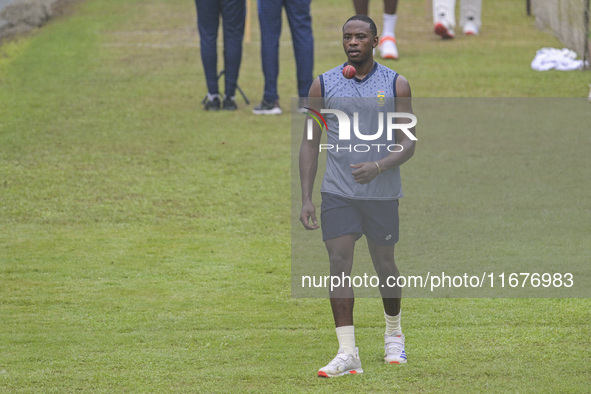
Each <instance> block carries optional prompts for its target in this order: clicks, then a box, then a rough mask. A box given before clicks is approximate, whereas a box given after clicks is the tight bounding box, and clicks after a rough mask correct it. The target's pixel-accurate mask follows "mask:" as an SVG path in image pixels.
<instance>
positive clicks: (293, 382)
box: [0, 0, 591, 392]
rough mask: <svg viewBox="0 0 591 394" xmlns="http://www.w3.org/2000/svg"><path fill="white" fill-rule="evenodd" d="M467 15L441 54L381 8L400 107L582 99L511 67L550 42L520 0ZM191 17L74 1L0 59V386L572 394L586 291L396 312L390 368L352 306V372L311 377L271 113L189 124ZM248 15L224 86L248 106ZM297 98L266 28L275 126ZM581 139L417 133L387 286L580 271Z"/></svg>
mask: <svg viewBox="0 0 591 394" xmlns="http://www.w3.org/2000/svg"><path fill="white" fill-rule="evenodd" d="M252 3H254V2H253V1H251V4H252ZM484 3H485V5H484V7H485V8H484V12H483V15H484V16H483V19H484V24H483V29H482V35H481V36H479V37H470V38H466V37H458V38H457V39H456V40H454V41H452V42H442V41H440V40H438V39H437V37H436V36H435V35H433V34H432V33H431V21H430V14H429V13H428V11H427V9H426V8H425V4H424V1H402V2H401V4H400V7H399V14H400V21H399V25H398V27H397V36H398V41H399V49H400V52H401V60H399V61H398V62H395V63H387V64H388V65H390V66H391V67H392V68H395V69H396V70H397V71H399V72H400V73H401V74H403V75H405V76H406V77H407V78H408V80H409V81H410V83H411V86H412V88H413V94H414V96H415V97H417V98H423V97H425V98H430V97H454V98H455V97H457V98H461V97H506V98H508V97H579V98H583V97H586V96H587V94H588V87H587V84H588V83H591V74H590V73H589V72H568V73H564V72H546V73H538V72H535V71H532V70H531V69H530V67H529V63H530V62H531V60H532V59H533V57H534V55H535V51H536V50H537V49H539V48H541V47H544V46H551V47H561V46H560V45H561V44H560V43H559V42H558V41H557V40H556V39H555V38H554V37H553V36H551V35H549V34H547V33H544V32H540V31H538V30H536V28H535V27H534V20H533V19H532V18H531V17H527V16H526V15H525V4H524V2H523V1H517V0H497V1H495V2H484ZM493 4H494V7H495V8H492V7H493ZM253 5H254V4H253ZM380 8H381V6H380V2H379V1H377V0H374V1H373V2H372V3H371V14H372V16H374V17H375V19H376V20H377V21H378V22H379V17H377V16H379V15H380V12H381V11H380ZM312 9H313V13H314V33H315V40H316V53H315V54H316V66H315V72H316V73H321V72H323V71H325V70H327V69H329V68H332V67H334V66H335V65H336V64H339V63H340V62H344V61H345V58H344V55H343V54H342V48H341V46H340V39H339V37H340V27H341V25H342V23H343V22H344V20H346V18H348V17H349V16H350V15H351V14H352V12H353V11H352V5H351V4H349V2H346V1H337V0H316V1H314V2H313V3H312ZM194 22H195V10H194V4H193V2H191V1H181V0H142V1H139V0H124V1H123V0H117V1H115V0H100V1H99V0H87V1H85V2H82V3H79V4H78V5H77V6H75V8H74V9H73V10H72V12H70V13H69V14H68V16H67V17H63V18H60V19H58V20H55V21H53V22H51V23H50V24H48V25H47V26H45V27H44V28H43V29H41V30H39V31H37V32H34V33H32V34H30V35H28V36H26V37H20V38H16V39H13V40H11V41H8V42H4V43H3V44H2V46H0V391H2V392H73V391H99V392H157V391H162V392H164V391H173V392H230V391H233V392H261V391H264V392H307V391H309V392H392V391H410V392H420V391H429V392H472V391H478V392H483V391H495V392H507V391H510V392H556V391H559V392H586V391H588V390H589V382H591V372H590V369H589V363H590V361H591V358H590V354H591V352H590V350H591V346H590V345H591V342H590V339H589V335H588V334H589V332H590V331H591V324H590V321H591V308H590V306H591V304H590V303H589V300H588V298H563V299H556V298H409V299H406V300H404V301H403V322H402V324H403V329H404V331H405V334H406V337H407V353H408V355H409V363H408V364H407V365H404V366H400V367H399V366H397V367H394V368H392V367H391V366H387V365H384V364H383V362H382V360H381V357H382V346H383V344H382V334H383V329H384V322H383V315H382V312H381V309H380V308H381V306H380V304H381V301H380V300H378V299H375V298H362V299H360V300H358V301H357V305H356V313H355V319H356V332H357V343H358V345H359V346H360V347H361V357H362V360H363V368H364V369H365V373H364V374H362V375H359V376H348V377H345V378H342V379H332V380H324V379H318V378H316V373H317V370H318V368H319V367H321V366H323V365H325V364H326V363H327V362H328V361H330V359H331V358H332V357H333V356H334V353H335V352H336V338H335V334H334V328H333V323H332V318H331V314H330V308H329V305H328V301H327V300H326V299H318V298H317V299H307V298H292V297H291V277H290V276H291V268H290V263H291V249H290V240H291V232H292V230H291V223H290V222H291V193H290V189H291V175H292V169H291V164H290V152H291V143H290V142H291V135H290V134H291V131H290V129H291V121H290V116H289V114H285V115H282V116H279V117H273V118H267V117H255V116H254V115H251V113H250V111H251V108H252V105H251V106H246V105H244V102H243V101H241V99H240V98H238V103H239V105H240V109H239V111H237V112H236V113H206V112H204V111H203V110H202V109H201V105H200V102H201V99H202V98H203V96H204V94H205V81H204V78H203V74H202V67H201V63H200V57H199V47H198V36H197V34H196V28H195V25H194ZM252 22H253V24H252V33H251V34H252V35H251V41H250V42H248V43H245V46H244V58H243V66H242V70H241V76H240V80H239V84H240V86H241V87H242V89H243V90H244V91H245V92H246V94H247V95H248V96H249V98H250V99H251V100H252V102H253V104H255V103H258V101H259V100H260V99H261V94H262V89H263V86H262V73H261V70H260V60H259V50H260V47H259V44H258V41H259V40H258V28H257V19H256V16H255V15H254V14H253V15H252ZM220 52H221V47H220ZM295 86H296V84H295V71H294V62H293V54H292V50H291V44H290V38H289V29H288V28H287V25H285V28H284V36H283V37H282V46H281V75H280V81H279V89H280V96H281V103H282V106H283V108H284V109H287V108H288V107H289V102H290V98H291V97H292V96H293V95H295V94H296V90H295ZM589 109H590V110H591V106H590V107H589ZM573 113H576V112H573ZM450 121H451V120H450ZM588 124H589V123H588V122H586V118H585V119H583V120H581V122H573V126H572V127H569V128H568V130H558V131H557V132H556V133H552V132H549V131H548V130H546V131H545V134H540V135H537V134H536V133H535V132H528V133H524V134H520V133H510V132H504V133H501V134H500V137H501V138H500V140H499V141H496V140H495V139H494V137H493V136H491V135H484V136H483V135H481V134H478V133H476V134H474V135H473V136H472V138H466V139H463V140H462V142H461V143H457V141H458V139H457V138H455V139H454V138H453V137H454V135H453V134H450V135H447V134H441V133H439V134H438V133H437V130H438V127H437V125H433V124H428V123H427V124H425V125H424V126H423V128H421V125H420V124H419V126H418V131H419V146H418V149H417V153H416V155H415V157H414V158H413V159H412V160H411V161H409V162H408V163H407V164H405V169H404V172H403V183H404V185H405V194H406V198H405V199H404V200H403V203H401V215H402V216H401V217H402V225H401V230H402V234H401V235H402V238H401V243H400V244H399V246H398V252H397V253H398V255H397V256H398V264H399V265H400V267H401V270H403V269H404V265H405V261H408V262H409V264H411V263H412V264H420V263H421V261H425V262H426V263H429V264H432V263H433V262H437V261H440V262H441V264H443V265H444V266H445V265H446V264H456V265H457V266H462V264H464V263H473V262H474V260H479V259H482V260H483V261H484V262H486V263H487V264H493V265H494V264H495V263H500V262H502V263H503V264H509V265H511V264H512V263H514V265H515V266H520V264H522V263H523V262H526V263H527V264H535V263H536V261H541V262H542V263H543V264H551V263H552V262H555V263H556V265H557V266H558V269H559V268H560V264H565V265H566V266H569V264H578V266H580V267H583V268H584V267H585V266H586V265H587V266H588V262H589V260H590V258H591V252H590V250H589V247H588V238H589V234H591V220H590V219H591V217H590V213H589V203H590V202H591V201H590V197H589V196H590V194H591V193H589V192H590V191H591V190H590V188H589V183H588V180H589V179H590V177H591V173H590V172H591V163H590V158H589V155H588V152H587V148H588V147H589V146H590V142H591V139H590V138H591V137H589V134H588V128H589V127H588ZM577 125H579V127H577ZM534 131H535V130H534ZM450 132H453V130H451V131H450ZM456 137H457V136H456ZM476 137H478V138H476ZM479 137H482V139H481V138H479ZM538 141H544V142H548V141H550V142H554V143H555V146H556V148H555V149H553V148H552V147H551V146H550V145H546V144H544V145H543V146H542V147H540V145H542V144H538V143H537V142H538ZM532 142H533V145H534V146H535V147H536V148H535V149H534V148H531V146H532ZM494 144H499V145H500V144H503V146H502V147H503V148H505V149H501V148H500V147H498V148H497V149H495V148H494V146H491V145H494ZM524 146H527V147H530V148H531V149H530V150H527V149H526V150H522V149H520V148H522V147H524ZM538 148H539V149H538ZM492 165H494V166H495V167H494V168H495V169H496V170H497V175H498V176H497V177H493V178H492V179H491V180H490V181H491V182H484V181H482V178H481V177H479V175H481V174H483V173H486V172H487V171H488V169H490V168H491V166H492ZM524 168H525V170H524V171H518V169H524ZM497 184H498V185H499V186H500V189H496V188H495V187H493V186H494V185H497ZM460 186H461V187H460ZM512 186H513V187H517V188H516V189H515V188H513V189H512V188H511V187H512ZM458 187H460V188H459V189H458ZM497 190H500V191H501V192H502V193H501V194H500V195H499V196H498V197H497V196H495V195H494V193H495V192H496V191H497ZM454 193H461V195H460V196H459V197H458V196H457V194H454ZM454 197H458V198H454ZM402 204H403V205H402ZM302 231H303V230H302ZM405 234H406V235H405ZM319 263H320V264H325V262H324V261H322V262H319ZM543 266H545V265H543ZM587 276H588V273H587Z"/></svg>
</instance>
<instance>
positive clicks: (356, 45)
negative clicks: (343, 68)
mask: <svg viewBox="0 0 591 394" xmlns="http://www.w3.org/2000/svg"><path fill="white" fill-rule="evenodd" d="M377 45H378V37H374V35H373V34H372V32H371V29H370V27H369V23H367V22H364V21H359V20H352V21H349V22H347V23H346V24H345V26H343V49H344V50H345V54H346V55H347V58H348V59H349V62H351V63H354V64H360V63H363V62H364V61H366V60H368V59H370V58H373V49H374V48H375V47H376V46H377Z"/></svg>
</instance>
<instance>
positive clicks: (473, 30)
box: [464, 21, 478, 36]
mask: <svg viewBox="0 0 591 394" xmlns="http://www.w3.org/2000/svg"><path fill="white" fill-rule="evenodd" d="M464 34H465V35H467V36H477V35H478V27H477V26H476V24H475V23H474V22H471V21H467V22H466V24H465V25H464Z"/></svg>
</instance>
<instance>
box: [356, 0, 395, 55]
mask: <svg viewBox="0 0 591 394" xmlns="http://www.w3.org/2000/svg"><path fill="white" fill-rule="evenodd" d="M353 5H354V6H355V13H356V14H358V15H369V11H368V8H369V0H353ZM397 8H398V0H384V15H383V22H384V23H383V26H382V36H381V37H380V43H379V45H378V50H379V51H380V56H381V57H382V59H394V60H398V47H397V45H396V34H395V32H394V31H395V30H396V21H397V20H398V14H397V13H396V10H397Z"/></svg>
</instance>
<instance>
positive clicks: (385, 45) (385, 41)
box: [378, 36, 398, 60]
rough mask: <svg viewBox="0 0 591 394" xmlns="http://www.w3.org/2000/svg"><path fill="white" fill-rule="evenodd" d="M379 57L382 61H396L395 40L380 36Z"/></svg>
mask: <svg viewBox="0 0 591 394" xmlns="http://www.w3.org/2000/svg"><path fill="white" fill-rule="evenodd" d="M378 48H379V50H380V56H381V57H382V59H393V60H398V47H397V46H396V38H394V37H392V36H382V38H381V39H380V45H379V47H378Z"/></svg>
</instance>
